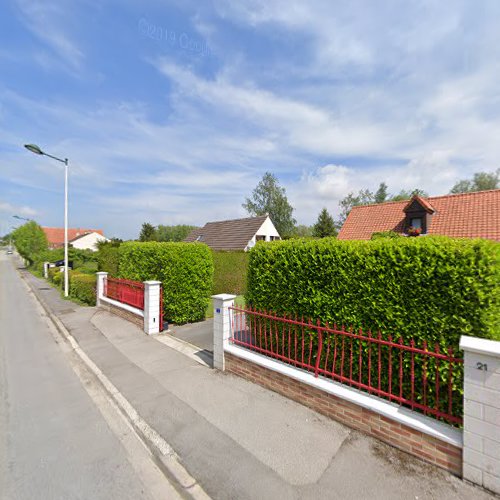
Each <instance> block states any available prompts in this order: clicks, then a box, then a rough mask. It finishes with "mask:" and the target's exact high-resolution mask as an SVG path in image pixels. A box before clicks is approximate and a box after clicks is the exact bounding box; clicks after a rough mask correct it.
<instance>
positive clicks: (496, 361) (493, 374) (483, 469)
mask: <svg viewBox="0 0 500 500" xmlns="http://www.w3.org/2000/svg"><path fill="white" fill-rule="evenodd" d="M460 348H461V349H462V350H463V351H464V448H463V477H464V479H467V480H468V481H471V482H473V483H476V484H478V485H480V486H483V487H484V488H486V489H488V490H491V491H493V492H495V493H497V494H500V342H496V341H494V340H486V339H480V338H476V337H467V336H465V335H462V337H461V338H460Z"/></svg>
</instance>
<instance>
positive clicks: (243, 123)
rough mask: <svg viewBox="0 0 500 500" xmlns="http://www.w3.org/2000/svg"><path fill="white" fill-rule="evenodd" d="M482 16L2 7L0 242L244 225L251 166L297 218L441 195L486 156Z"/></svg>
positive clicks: (494, 152) (463, 10)
mask: <svg viewBox="0 0 500 500" xmlns="http://www.w3.org/2000/svg"><path fill="white" fill-rule="evenodd" d="M499 28H500V2H498V1H496V0H491V1H488V0H481V1H480V2H477V1H475V0H471V1H460V0H453V1H440V2H438V1H435V0H433V1H405V2H403V1H395V0H393V1H389V0H387V1H383V0H378V1H376V2H374V1H371V0H363V1H359V0H358V1H356V0H351V1H349V2H345V1H332V0H324V1H323V0H318V1H308V2H305V1H294V0H286V1H281V0H280V1H277V0H239V1H237V2H236V1H233V0H213V1H211V2H209V1H206V2H201V1H199V0H198V1H191V0H179V1H177V0H171V1H168V0H162V1H159V0H151V1H146V0H144V1H142V0H137V1H132V0H129V1H113V0H109V1H97V0H82V1H79V0H40V1H28V0H16V1H14V0H7V1H5V0H4V2H2V15H1V16H0V38H1V41H2V43H1V44H0V152H1V153H0V229H1V230H2V232H6V231H7V230H8V228H9V226H10V225H11V224H14V223H15V220H14V219H12V217H11V216H12V215H13V214H17V215H21V216H24V217H30V218H34V219H36V220H37V221H38V222H39V223H40V224H42V225H48V226H62V222H63V219H62V208H63V170H62V168H61V167H60V165H59V164H58V163H57V162H54V161H52V160H50V159H49V158H45V157H39V156H35V155H33V154H30V153H29V152H28V151H26V150H24V148H23V147H22V145H23V144H25V143H27V142H31V143H36V144H38V145H40V146H41V147H42V148H43V149H44V150H46V151H47V152H49V153H51V154H53V155H57V156H62V157H66V156H67V157H68V158H69V160H70V225H71V226H72V227H98V228H102V229H104V231H105V233H106V235H108V236H118V237H122V238H134V237H137V235H138V232H139V229H140V226H141V223H142V222H144V221H149V222H151V223H153V224H196V225H202V224H204V223H205V222H207V221H210V220H219V219H226V218H236V217H240V216H244V215H245V211H244V209H243V208H242V207H241V204H242V202H243V201H244V199H245V197H246V196H249V195H250V194H251V191H252V189H253V188H254V187H255V185H256V184H257V182H258V181H259V180H260V178H261V177H262V175H263V173H264V172H266V171H271V172H273V173H275V174H276V175H277V177H278V178H279V180H280V182H281V184H282V185H283V186H284V187H285V188H286V190H287V194H288V198H289V200H290V202H291V203H292V205H293V206H294V207H295V212H294V215H295V217H296V219H297V221H298V222H299V223H303V224H310V223H313V222H314V220H315V219H316V217H317V215H318V213H319V211H320V210H321V208H322V207H327V208H328V209H329V210H330V212H331V213H333V214H337V213H338V202H339V200H340V199H341V198H343V197H344V196H345V195H346V194H348V193H349V192H350V191H357V190H358V189H361V188H371V189H373V190H375V189H376V188H377V186H378V184H379V183H380V182H382V181H385V182H386V183H387V184H388V185H389V191H390V192H393V193H395V192H398V191H400V190H401V189H412V188H414V187H419V188H422V189H425V190H426V191H427V192H429V193H430V194H432V195H439V194H445V193H447V192H448V191H449V190H450V188H451V186H452V185H453V184H454V183H455V181H456V180H458V179H461V178H467V177H471V176H472V174H473V173H474V172H477V171H481V170H486V171H493V170H495V169H496V168H497V167H498V166H499V161H498V157H499V153H500V140H499V137H500V85H499V82H500V29H499Z"/></svg>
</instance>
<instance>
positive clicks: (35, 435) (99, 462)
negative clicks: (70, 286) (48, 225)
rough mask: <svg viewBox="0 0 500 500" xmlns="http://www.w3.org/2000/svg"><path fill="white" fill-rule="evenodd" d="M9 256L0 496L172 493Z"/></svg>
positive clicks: (1, 351) (1, 363)
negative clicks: (80, 362)
mask: <svg viewBox="0 0 500 500" xmlns="http://www.w3.org/2000/svg"><path fill="white" fill-rule="evenodd" d="M13 262H14V257H12V256H6V254H5V252H4V251H3V250H1V249H0V498H1V499H59V498H60V499H65V500H66V499H77V498H78V499H79V498H82V499H99V498H103V499H113V498H117V499H118V498H119V499H128V498H130V499H132V498H133V499H141V498H145V499H150V498H173V497H175V496H177V495H176V493H175V491H174V490H173V489H172V487H171V486H170V485H169V484H168V482H167V481H166V480H165V477H164V476H163V475H162V474H161V472H160V471H159V470H158V469H157V467H156V466H155V465H154V463H153V462H152V461H151V459H150V457H149V455H148V452H147V450H146V449H145V448H144V447H143V446H142V444H141V443H140V442H139V441H138V438H137V436H135V434H133V431H132V430H131V429H130V428H129V427H127V426H126V424H125V422H124V420H123V419H122V418H121V417H120V416H119V415H118V413H116V410H115V409H114V408H112V407H111V404H110V402H109V400H107V398H105V397H104V396H103V392H102V390H101V389H99V388H98V387H97V386H98V384H96V383H95V381H93V380H92V378H91V375H90V374H89V373H86V372H85V370H84V368H82V367H78V366H77V365H76V364H75V363H76V361H75V360H73V359H72V357H74V358H76V356H74V355H73V354H72V352H71V350H70V349H69V348H68V347H67V346H66V345H65V343H64V342H63V341H62V340H61V339H60V338H58V337H57V334H56V333H55V332H54V330H53V328H52V329H51V328H50V327H49V323H48V320H47V318H46V317H44V314H43V311H42V310H41V309H40V308H39V306H38V305H37V304H36V303H35V302H34V300H33V298H32V297H31V296H30V293H29V292H28V289H27V287H26V286H25V284H24V283H23V282H22V280H21V279H20V277H19V275H18V273H17V271H16V270H15V268H14V266H13ZM75 370H76V371H75ZM82 380H83V382H84V385H85V387H84V385H82ZM91 396H92V397H91Z"/></svg>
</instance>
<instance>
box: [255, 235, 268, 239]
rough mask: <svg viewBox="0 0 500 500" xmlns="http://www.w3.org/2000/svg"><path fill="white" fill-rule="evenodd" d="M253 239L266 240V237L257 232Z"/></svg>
mask: <svg viewBox="0 0 500 500" xmlns="http://www.w3.org/2000/svg"><path fill="white" fill-rule="evenodd" d="M255 241H266V237H265V236H263V235H260V234H258V235H257V236H255Z"/></svg>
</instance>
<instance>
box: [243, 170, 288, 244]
mask: <svg viewBox="0 0 500 500" xmlns="http://www.w3.org/2000/svg"><path fill="white" fill-rule="evenodd" d="M242 206H243V208H244V209H245V210H246V211H247V212H248V213H249V214H250V215H253V216H258V215H266V214H269V217H270V218H271V220H272V221H273V224H274V226H275V227H276V229H277V231H278V233H280V235H281V237H285V236H289V235H291V234H292V233H293V229H294V226H295V223H296V220H295V219H294V218H293V216H292V213H293V207H292V206H291V205H290V203H288V199H287V197H286V191H285V188H283V187H281V186H280V185H279V182H278V179H277V178H276V176H274V175H273V174H271V173H270V172H266V173H265V174H264V176H263V177H262V180H261V181H260V182H259V183H258V184H257V187H256V188H255V189H254V190H253V192H252V197H251V198H246V201H245V203H243V204H242Z"/></svg>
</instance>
